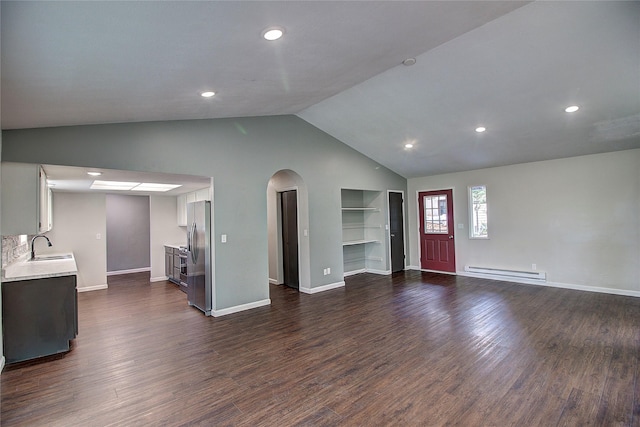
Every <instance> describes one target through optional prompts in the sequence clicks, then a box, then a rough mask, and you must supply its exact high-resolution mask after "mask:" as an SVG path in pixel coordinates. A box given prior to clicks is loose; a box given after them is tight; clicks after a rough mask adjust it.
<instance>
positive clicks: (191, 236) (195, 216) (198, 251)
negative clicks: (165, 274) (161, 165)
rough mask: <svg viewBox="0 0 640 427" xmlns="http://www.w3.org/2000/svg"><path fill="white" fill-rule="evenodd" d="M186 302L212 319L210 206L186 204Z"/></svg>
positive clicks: (202, 202)
mask: <svg viewBox="0 0 640 427" xmlns="http://www.w3.org/2000/svg"><path fill="white" fill-rule="evenodd" d="M187 301H188V302H189V305H192V306H194V307H196V308H198V309H200V310H202V311H203V312H204V314H205V315H207V316H211V310H212V308H213V288H212V286H211V202H209V201H201V202H194V203H187Z"/></svg>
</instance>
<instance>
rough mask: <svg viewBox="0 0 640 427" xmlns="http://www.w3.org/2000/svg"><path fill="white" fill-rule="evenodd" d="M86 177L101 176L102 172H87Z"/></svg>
mask: <svg viewBox="0 0 640 427" xmlns="http://www.w3.org/2000/svg"><path fill="white" fill-rule="evenodd" d="M87 175H91V176H100V175H102V172H87Z"/></svg>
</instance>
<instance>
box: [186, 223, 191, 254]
mask: <svg viewBox="0 0 640 427" xmlns="http://www.w3.org/2000/svg"><path fill="white" fill-rule="evenodd" d="M187 251H189V252H191V227H189V230H188V231H187Z"/></svg>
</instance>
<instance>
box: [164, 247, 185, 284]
mask: <svg viewBox="0 0 640 427" xmlns="http://www.w3.org/2000/svg"><path fill="white" fill-rule="evenodd" d="M180 264H181V263H180V249H179V248H177V247H174V246H165V247H164V273H165V275H166V276H167V278H168V279H169V280H170V281H172V282H173V283H177V284H180Z"/></svg>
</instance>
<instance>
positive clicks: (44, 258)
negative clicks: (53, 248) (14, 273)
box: [29, 254, 73, 261]
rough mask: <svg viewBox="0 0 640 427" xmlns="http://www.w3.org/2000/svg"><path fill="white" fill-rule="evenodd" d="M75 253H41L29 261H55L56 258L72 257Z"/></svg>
mask: <svg viewBox="0 0 640 427" xmlns="http://www.w3.org/2000/svg"><path fill="white" fill-rule="evenodd" d="M72 257H73V255H71V254H64V255H41V256H37V257H35V258H34V259H30V260H29V261H53V260H56V259H71V258H72Z"/></svg>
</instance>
